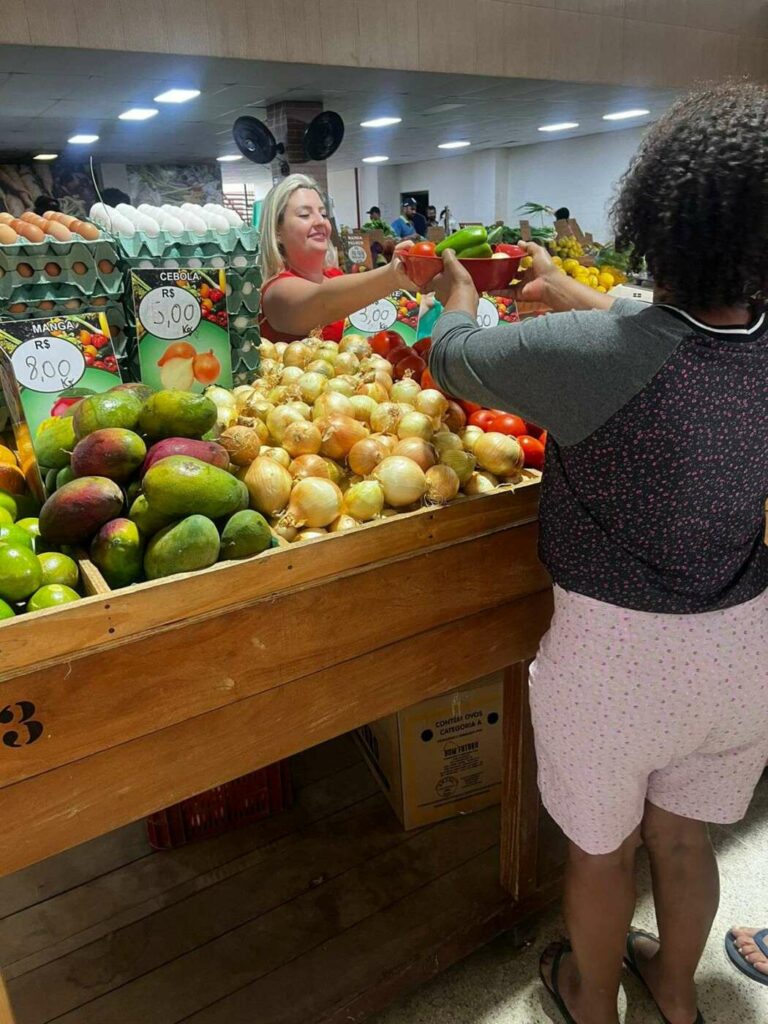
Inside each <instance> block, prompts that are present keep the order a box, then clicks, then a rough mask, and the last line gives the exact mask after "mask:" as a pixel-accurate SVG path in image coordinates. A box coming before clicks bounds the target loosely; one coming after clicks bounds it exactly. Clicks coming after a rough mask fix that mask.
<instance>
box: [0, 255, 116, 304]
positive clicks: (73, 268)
mask: <svg viewBox="0 0 768 1024" xmlns="http://www.w3.org/2000/svg"><path fill="white" fill-rule="evenodd" d="M62 286H66V287H67V288H68V289H69V293H70V295H71V296H72V297H73V298H74V297H75V296H78V297H80V298H90V297H91V296H94V295H97V296H98V295H106V296H109V297H111V298H114V297H117V296H119V295H120V294H121V292H122V287H123V275H122V271H121V269H120V265H119V256H118V253H117V251H116V249H115V247H114V245H113V244H112V243H111V242H108V241H97V242H40V243H37V244H35V243H32V242H25V243H24V244H17V245H2V246H0V307H2V309H3V312H4V311H5V308H6V307H7V306H8V305H10V304H11V303H13V302H24V301H27V300H28V299H39V298H41V297H42V295H43V291H44V289H46V288H50V289H53V288H61V287H62ZM28 289H34V291H31V292H28ZM62 294H63V293H62ZM44 301H45V300H44ZM43 315H45V314H43Z"/></svg>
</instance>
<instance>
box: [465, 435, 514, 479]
mask: <svg viewBox="0 0 768 1024" xmlns="http://www.w3.org/2000/svg"><path fill="white" fill-rule="evenodd" d="M473 454H474V455H475V457H476V458H477V461H478V464H479V465H480V466H481V467H482V468H483V469H487V470H488V472H489V473H493V474H494V476H511V475H512V474H513V473H516V472H517V471H518V470H519V469H522V468H523V462H524V459H525V456H524V455H523V449H522V448H521V447H520V445H519V444H518V443H517V438H514V437H511V436H509V435H507V434H498V433H496V432H495V431H491V432H490V433H489V434H483V436H482V437H479V438H478V439H477V441H476V442H475V447H474V452H473Z"/></svg>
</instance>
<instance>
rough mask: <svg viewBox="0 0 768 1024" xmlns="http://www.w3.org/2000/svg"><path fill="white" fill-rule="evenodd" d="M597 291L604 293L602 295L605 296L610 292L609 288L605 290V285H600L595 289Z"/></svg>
mask: <svg viewBox="0 0 768 1024" xmlns="http://www.w3.org/2000/svg"><path fill="white" fill-rule="evenodd" d="M595 291H598V292H602V293H603V295H605V293H606V292H607V291H608V289H607V288H605V287H603V285H601V284H599V285H598V286H597V288H596V289H595Z"/></svg>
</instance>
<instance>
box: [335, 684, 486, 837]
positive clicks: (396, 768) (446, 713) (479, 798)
mask: <svg viewBox="0 0 768 1024" xmlns="http://www.w3.org/2000/svg"><path fill="white" fill-rule="evenodd" d="M502 678H503V673H502V672H495V673H493V674H492V675H490V676H483V677H482V678H481V679H477V680H475V681H474V682H473V683H470V684H469V685H468V686H465V687H463V688H462V689H460V690H454V691H452V692H450V693H446V694H442V695H441V696H440V697H432V698H430V699H429V700H425V701H422V702H421V703H420V704H414V705H413V707H410V708H405V709H404V710H403V711H399V712H397V713H396V714H394V715H389V716H388V717H387V718H381V719H379V720H378V721H377V722H371V723H370V725H364V726H362V728H360V729H357V730H356V733H355V735H356V738H357V741H358V744H359V746H360V748H361V749H362V752H363V755H364V757H365V759H366V761H367V763H368V766H369V767H370V769H371V771H372V772H373V774H374V775H375V776H376V779H377V780H378V782H379V785H380V786H381V787H382V789H383V790H384V792H385V794H386V796H387V798H388V800H389V802H390V803H391V804H392V807H393V809H394V811H395V813H396V814H397V816H398V818H399V819H400V821H401V822H402V823H403V826H404V827H405V828H407V829H408V828H417V827H418V826H420V825H428V824H431V823H432V822H436V821H443V820H444V819H445V818H452V817H454V816H455V815H457V814H469V813H470V812H471V811H479V810H482V808H484V807H489V806H491V804H495V803H498V802H499V800H500V799H501V746H502V739H501V736H502V728H501V710H502Z"/></svg>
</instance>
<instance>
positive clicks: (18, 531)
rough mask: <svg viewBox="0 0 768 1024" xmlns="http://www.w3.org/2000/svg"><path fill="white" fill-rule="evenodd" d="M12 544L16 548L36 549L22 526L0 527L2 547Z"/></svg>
mask: <svg viewBox="0 0 768 1024" xmlns="http://www.w3.org/2000/svg"><path fill="white" fill-rule="evenodd" d="M4 544H12V545H13V546H14V547H23V548H29V550H30V551H32V550H33V549H34V546H35V542H34V540H33V539H32V537H31V536H30V535H29V534H28V533H27V531H26V530H24V529H22V527H20V526H16V525H15V524H11V525H10V526H0V545H4Z"/></svg>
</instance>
